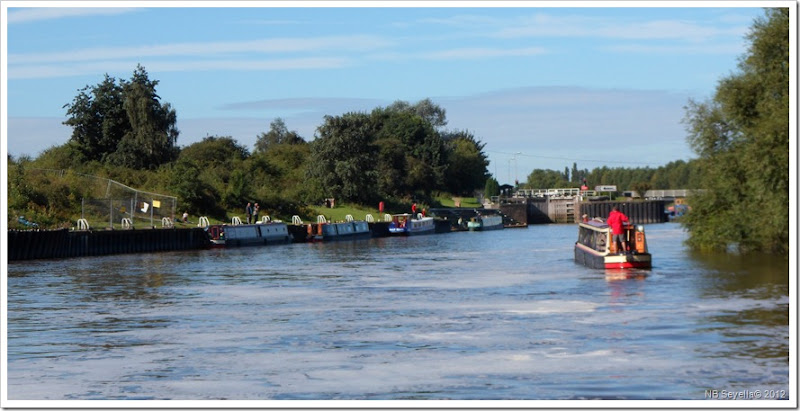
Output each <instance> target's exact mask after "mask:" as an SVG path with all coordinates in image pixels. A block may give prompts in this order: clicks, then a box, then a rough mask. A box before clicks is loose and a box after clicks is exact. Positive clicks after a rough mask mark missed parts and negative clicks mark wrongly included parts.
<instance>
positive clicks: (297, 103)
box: [220, 97, 387, 112]
mask: <svg viewBox="0 0 800 411" xmlns="http://www.w3.org/2000/svg"><path fill="white" fill-rule="evenodd" d="M383 104H387V102H385V101H382V100H378V99H370V98H346V97H334V98H325V97H297V98H279V99H266V100H258V101H242V102H236V103H230V104H225V105H223V106H221V107H220V109H222V110H232V111H240V110H274V109H281V110H294V111H301V112H318V111H321V112H338V111H339V110H342V109H343V108H344V109H345V110H371V109H373V108H375V107H378V106H380V105H383Z"/></svg>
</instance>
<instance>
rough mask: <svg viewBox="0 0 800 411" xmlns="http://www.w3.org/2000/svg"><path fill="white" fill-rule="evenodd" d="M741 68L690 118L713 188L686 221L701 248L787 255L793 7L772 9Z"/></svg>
mask: <svg viewBox="0 0 800 411" xmlns="http://www.w3.org/2000/svg"><path fill="white" fill-rule="evenodd" d="M747 39H748V40H749V42H750V46H749V48H748V51H747V53H746V54H745V55H744V56H743V57H742V58H741V59H740V62H739V65H738V68H739V70H738V72H735V73H733V74H732V75H730V76H728V77H726V78H724V79H723V80H722V81H720V83H719V85H718V86H717V89H716V93H715V95H714V97H713V98H712V99H711V100H710V101H706V102H702V103H698V102H695V101H690V103H689V105H688V107H687V109H686V118H685V123H686V125H687V131H688V141H689V143H690V144H691V146H692V148H693V149H694V151H695V152H696V153H697V154H698V156H699V157H700V158H699V168H700V173H701V174H702V175H703V180H702V185H703V186H704V187H705V188H707V190H706V191H705V192H703V193H702V194H700V195H698V196H696V197H694V198H693V199H692V212H691V213H690V214H689V215H687V217H686V218H685V219H684V224H685V226H686V227H687V229H688V231H689V233H690V237H689V241H688V242H689V244H690V245H691V246H693V247H695V248H699V249H713V250H727V249H730V248H731V247H735V248H737V249H738V250H739V251H742V252H748V251H767V252H775V253H787V252H788V246H789V216H788V213H789V209H788V204H789V168H788V167H789V10H788V9H786V8H774V9H766V10H765V15H764V16H763V17H760V18H758V19H756V21H755V22H754V24H753V26H752V28H751V31H750V33H749V34H748V36H747Z"/></svg>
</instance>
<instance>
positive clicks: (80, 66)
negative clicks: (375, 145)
mask: <svg viewBox="0 0 800 411" xmlns="http://www.w3.org/2000/svg"><path fill="white" fill-rule="evenodd" d="M139 63H143V62H142V60H140V59H138V60H116V61H93V62H87V63H76V64H53V65H47V64H42V65H36V64H30V65H9V70H8V77H9V78H10V79H34V78H53V77H69V76H79V75H87V74H88V75H93V74H98V73H116V72H126V73H127V72H129V71H131V70H132V67H136V65H137V64H139ZM351 64H352V63H351V62H350V61H349V60H348V59H346V58H339V57H308V58H289V59H266V60H229V59H225V60H192V61H158V60H155V61H152V62H146V64H145V65H146V66H147V69H148V70H149V71H153V72H175V71H208V70H226V71H268V70H311V69H338V68H343V67H347V66H349V65H351Z"/></svg>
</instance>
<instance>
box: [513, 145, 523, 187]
mask: <svg viewBox="0 0 800 411" xmlns="http://www.w3.org/2000/svg"><path fill="white" fill-rule="evenodd" d="M518 154H522V152H521V151H517V152H516V153H514V184H517V185H518V184H519V173H518V172H517V164H518V163H517V155H518Z"/></svg>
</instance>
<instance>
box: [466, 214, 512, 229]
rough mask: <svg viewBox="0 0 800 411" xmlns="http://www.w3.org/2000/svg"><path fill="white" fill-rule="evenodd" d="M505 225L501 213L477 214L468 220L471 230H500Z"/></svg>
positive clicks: (468, 226)
mask: <svg viewBox="0 0 800 411" xmlns="http://www.w3.org/2000/svg"><path fill="white" fill-rule="evenodd" d="M503 227H504V226H503V216H501V215H480V214H479V215H477V216H475V217H473V218H471V219H470V220H469V221H468V222H467V228H468V229H469V231H489V230H500V229H502V228H503Z"/></svg>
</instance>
